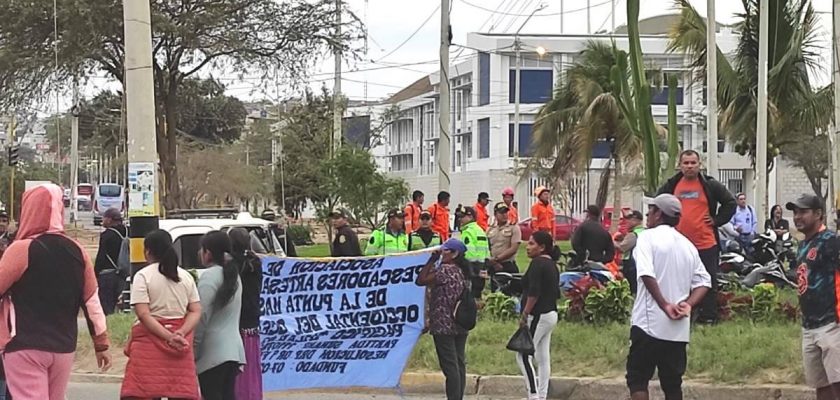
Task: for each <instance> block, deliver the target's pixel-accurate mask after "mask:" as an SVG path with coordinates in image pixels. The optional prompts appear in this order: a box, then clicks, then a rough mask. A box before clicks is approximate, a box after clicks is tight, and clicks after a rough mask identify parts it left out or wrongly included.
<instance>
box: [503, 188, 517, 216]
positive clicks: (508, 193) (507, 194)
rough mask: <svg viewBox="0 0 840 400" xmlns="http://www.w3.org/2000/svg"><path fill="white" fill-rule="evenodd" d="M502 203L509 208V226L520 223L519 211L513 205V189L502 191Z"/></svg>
mask: <svg viewBox="0 0 840 400" xmlns="http://www.w3.org/2000/svg"><path fill="white" fill-rule="evenodd" d="M502 201H504V202H505V205H507V208H508V213H507V217H508V219H507V220H508V224H511V225H516V224H518V223H519V210H517V209H516V207H515V206H514V205H513V188H509V187H508V188H505V190H502Z"/></svg>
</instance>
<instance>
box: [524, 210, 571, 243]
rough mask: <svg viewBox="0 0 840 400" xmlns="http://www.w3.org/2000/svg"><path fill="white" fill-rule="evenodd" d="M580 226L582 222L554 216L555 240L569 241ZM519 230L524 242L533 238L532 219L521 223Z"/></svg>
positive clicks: (562, 216) (564, 216)
mask: <svg viewBox="0 0 840 400" xmlns="http://www.w3.org/2000/svg"><path fill="white" fill-rule="evenodd" d="M578 225H580V221H579V220H577V219H574V218H572V217H569V216H566V215H555V216H554V240H569V239H571V238H572V233H573V232H574V231H575V229H577V227H578ZM519 230H520V231H521V232H522V240H528V239H530V238H531V218H526V219H525V220H523V221H521V222H519Z"/></svg>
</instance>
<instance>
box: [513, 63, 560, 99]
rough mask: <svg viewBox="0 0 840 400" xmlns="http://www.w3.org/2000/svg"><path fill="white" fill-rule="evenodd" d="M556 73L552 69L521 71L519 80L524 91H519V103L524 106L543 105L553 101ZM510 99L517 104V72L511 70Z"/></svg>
mask: <svg viewBox="0 0 840 400" xmlns="http://www.w3.org/2000/svg"><path fill="white" fill-rule="evenodd" d="M553 74H554V71H552V70H550V69H536V70H535V69H522V70H519V80H520V82H522V89H521V90H520V91H519V102H520V103H522V104H542V103H545V102H547V101H549V100H551V89H552V88H553V87H554V86H553V80H552V79H553ZM509 79H510V80H509V82H510V84H509V85H508V86H509V90H510V93H509V94H508V98H509V100H510V103H511V104H513V103H515V102H516V100H515V98H516V70H514V69H511V70H510V77H509Z"/></svg>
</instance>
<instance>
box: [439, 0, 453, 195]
mask: <svg viewBox="0 0 840 400" xmlns="http://www.w3.org/2000/svg"><path fill="white" fill-rule="evenodd" d="M451 40H452V39H451V38H450V37H449V0H440V109H439V110H438V112H439V113H440V115H439V118H440V120H439V124H440V138H439V139H438V149H437V157H438V159H437V164H438V190H440V191H447V192H448V191H449V183H450V180H449V170H450V165H451V161H450V159H449V158H450V154H451V149H450V147H451V144H450V139H449V130H450V129H451V126H450V122H449V114H450V111H451V110H450V106H449V96H450V95H451V93H450V88H449V45H450V41H451Z"/></svg>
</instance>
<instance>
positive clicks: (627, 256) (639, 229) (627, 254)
mask: <svg viewBox="0 0 840 400" xmlns="http://www.w3.org/2000/svg"><path fill="white" fill-rule="evenodd" d="M643 230H645V227H644V226H642V225H639V226H637V227H635V228H633V230H632V231H631V232H628V233H627V234H628V235H629V234H630V233H633V234H635V235H636V239H638V238H639V234H640V233H642V231H643ZM632 254H633V249H630V250H627V251H626V252H625V253H624V254H622V255H621V259H622V260H629V259H630V256H631V255H632Z"/></svg>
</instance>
